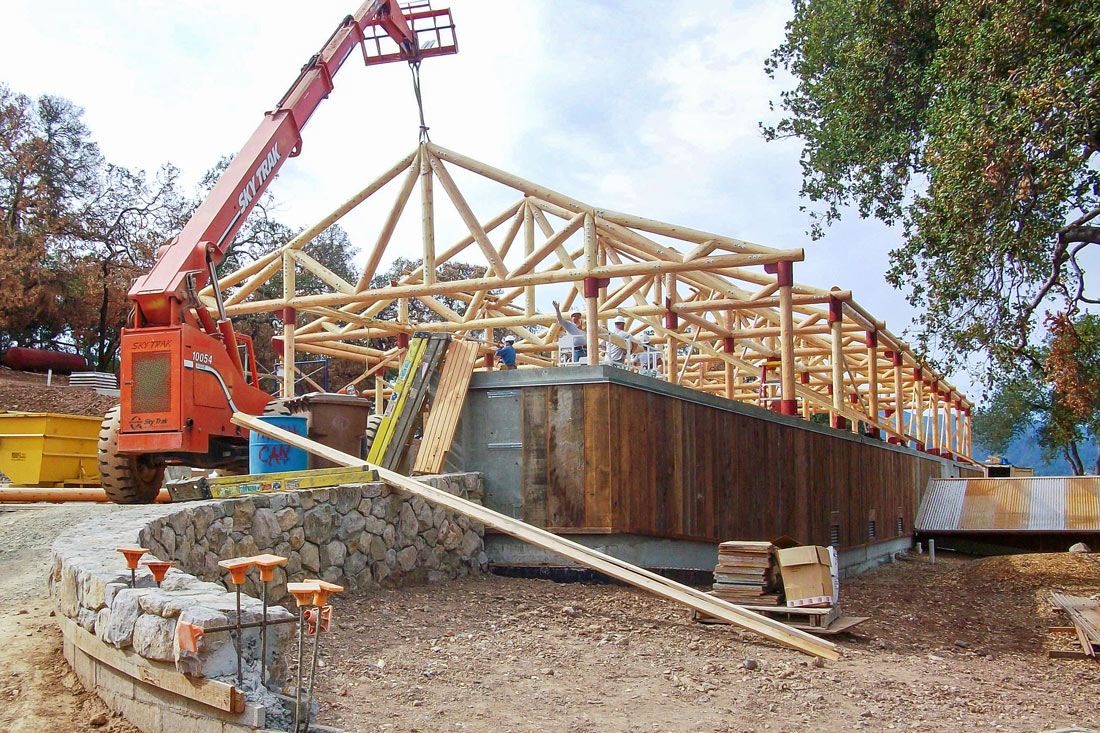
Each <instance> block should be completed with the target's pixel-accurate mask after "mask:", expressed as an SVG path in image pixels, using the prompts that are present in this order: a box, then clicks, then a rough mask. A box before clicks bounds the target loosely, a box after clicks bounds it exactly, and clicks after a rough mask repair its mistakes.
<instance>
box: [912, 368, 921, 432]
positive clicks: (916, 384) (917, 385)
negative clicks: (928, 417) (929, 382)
mask: <svg viewBox="0 0 1100 733" xmlns="http://www.w3.org/2000/svg"><path fill="white" fill-rule="evenodd" d="M913 419H915V420H916V421H917V430H916V437H917V445H918V446H919V447H921V448H923V447H924V445H923V444H924V379H923V370H922V369H921V368H920V367H913Z"/></svg>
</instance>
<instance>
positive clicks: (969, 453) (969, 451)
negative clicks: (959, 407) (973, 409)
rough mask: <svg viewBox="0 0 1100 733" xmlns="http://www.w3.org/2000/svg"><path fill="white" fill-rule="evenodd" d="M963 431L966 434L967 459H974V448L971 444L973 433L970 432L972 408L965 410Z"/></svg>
mask: <svg viewBox="0 0 1100 733" xmlns="http://www.w3.org/2000/svg"><path fill="white" fill-rule="evenodd" d="M963 430H964V432H965V433H966V444H965V448H966V452H965V454H964V455H966V457H967V458H973V457H974V446H973V445H972V444H971V442H970V440H971V432H970V408H969V407H967V408H965V409H964V410H963Z"/></svg>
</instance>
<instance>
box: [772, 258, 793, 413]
mask: <svg viewBox="0 0 1100 733" xmlns="http://www.w3.org/2000/svg"><path fill="white" fill-rule="evenodd" d="M769 267H770V266H767V267H765V270H767V269H768V268H769ZM774 268H775V281H776V283H777V284H778V285H779V354H780V364H779V412H781V413H782V414H784V415H797V414H798V400H797V399H796V398H795V387H794V307H793V303H792V302H791V296H792V295H793V293H792V292H791V290H792V288H793V286H794V266H793V265H792V264H791V263H790V262H776V263H775V265H774Z"/></svg>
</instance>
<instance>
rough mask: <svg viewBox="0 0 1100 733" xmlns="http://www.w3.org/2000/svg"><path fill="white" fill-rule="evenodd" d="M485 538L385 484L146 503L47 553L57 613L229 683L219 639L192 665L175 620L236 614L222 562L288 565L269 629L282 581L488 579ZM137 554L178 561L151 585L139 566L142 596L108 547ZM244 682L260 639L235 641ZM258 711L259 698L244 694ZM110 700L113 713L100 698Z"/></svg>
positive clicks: (252, 588)
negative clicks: (268, 559)
mask: <svg viewBox="0 0 1100 733" xmlns="http://www.w3.org/2000/svg"><path fill="white" fill-rule="evenodd" d="M420 480H422V481H424V482H425V483H428V484H430V485H432V486H434V487H435V488H438V489H441V490H443V491H448V492H450V493H453V494H456V495H459V496H463V497H464V498H467V499H470V500H471V501H474V502H477V503H480V502H481V500H482V494H483V487H482V481H481V475H480V474H476V473H466V474H449V475H444V476H432V477H424V478H421V479H420ZM483 535H484V529H483V527H482V526H481V525H480V524H479V523H477V522H474V521H472V520H469V519H467V518H466V517H463V516H461V515H456V514H455V513H454V512H450V511H446V510H444V509H442V508H440V507H434V506H432V505H430V504H428V503H427V502H425V501H424V500H423V499H420V498H419V497H415V496H412V495H409V494H406V493H404V492H399V491H396V490H393V489H391V488H390V487H388V486H386V485H384V484H382V483H367V484H354V485H345V486H340V487H335V488H331V489H314V490H311V491H296V492H281V493H272V494H257V495H253V496H249V497H242V498H239V499H231V500H214V501H205V502H190V503H185V504H168V505H155V506H148V507H141V508H136V509H133V510H130V511H126V512H119V513H117V514H112V515H108V516H105V517H100V518H97V519H94V520H89V521H88V522H84V523H83V524H81V525H78V526H77V527H75V528H73V529H72V530H70V531H68V532H66V533H64V534H63V535H61V536H60V537H58V539H57V540H56V541H55V542H54V544H53V546H52V548H51V553H52V566H51V571H50V578H49V585H50V594H51V596H52V598H53V600H54V603H55V605H56V606H57V610H58V612H59V613H60V614H61V615H62V616H65V617H67V618H69V619H72V620H73V621H75V622H76V624H77V625H78V626H80V627H81V628H83V629H84V630H86V631H88V632H90V633H92V634H94V635H95V636H96V637H97V638H98V639H99V640H100V641H101V642H103V643H105V644H109V645H111V646H114V647H117V648H120V649H131V650H132V651H133V652H135V653H137V654H138V655H140V656H141V657H143V658H145V659H148V660H150V661H153V662H162V663H169V664H173V665H175V667H176V670H177V671H179V672H183V673H185V674H188V675H193V676H200V677H208V678H229V677H230V676H231V675H233V674H235V671H236V654H235V651H234V648H233V644H232V642H231V639H230V634H228V633H214V634H210V635H209V636H204V638H203V639H202V641H201V642H200V646H199V650H198V653H197V654H193V653H189V652H187V651H184V650H181V649H180V648H179V644H178V642H177V641H176V638H175V637H176V635H175V628H176V624H177V623H178V621H180V620H185V621H187V622H188V623H191V624H194V625H197V626H201V627H204V628H208V627H211V626H221V625H226V624H230V623H232V622H233V620H234V619H235V617H236V597H235V593H232V592H230V591H231V590H232V587H233V586H232V585H231V584H230V583H229V580H228V577H227V576H226V574H225V573H224V572H223V571H222V569H221V568H219V567H218V564H217V563H218V561H219V560H223V559H227V558H232V557H241V556H249V555H257V554H261V553H274V554H278V555H282V556H285V557H287V558H289V562H288V563H287V565H286V566H285V567H283V568H280V569H279V570H278V571H277V572H276V577H275V580H274V581H273V582H272V583H271V585H270V586H269V593H268V599H269V602H270V603H271V605H272V608H270V609H269V618H270V619H275V620H278V619H287V618H292V614H291V612H290V611H288V610H286V609H285V608H282V607H280V606H279V604H281V603H284V602H287V605H288V606H290V603H289V596H288V595H287V594H286V582H287V581H288V580H289V581H300V580H303V579H305V578H307V577H322V578H325V579H326V580H329V581H331V582H335V583H339V584H341V585H344V586H345V587H346V588H347V589H348V591H349V592H351V591H356V590H365V589H370V588H376V587H379V586H390V587H392V586H401V585H405V584H409V583H421V582H440V581H444V580H446V579H449V578H456V577H461V576H465V575H469V574H471V573H480V572H483V571H484V570H485V569H486V568H487V564H488V559H487V557H486V556H485V553H484V543H483ZM135 544H139V545H141V546H143V547H147V548H149V549H150V550H151V552H150V555H149V556H147V557H155V558H157V559H161V560H175V561H177V562H178V563H179V566H178V569H173V570H171V571H169V574H168V576H167V577H166V578H165V580H164V582H163V583H162V584H161V587H160V588H157V587H155V584H154V582H153V579H152V575H151V574H150V573H149V571H148V570H147V569H145V568H144V567H143V568H141V569H140V570H139V571H138V574H137V587H135V588H130V587H129V583H130V573H129V571H128V570H127V569H126V567H125V562H124V560H123V557H122V555H121V554H119V553H118V552H116V548H118V547H123V546H133V545H135ZM255 575H256V573H255V572H254V571H253V573H252V574H250V577H249V581H248V583H247V584H246V585H245V586H244V588H243V590H244V592H245V594H246V595H245V596H244V597H243V598H242V605H241V616H242V621H244V622H246V623H247V622H250V621H257V620H259V619H260V618H261V614H262V605H261V602H260V600H259V599H258V597H257V596H259V583H258V578H256V577H254V576H255ZM294 626H295V625H294V624H293V623H286V624H280V625H277V626H274V627H271V631H270V632H269V637H268V659H267V665H268V669H269V676H270V677H271V678H272V679H273V680H275V681H276V682H278V681H280V680H282V679H283V677H284V676H285V673H286V669H287V661H288V659H289V655H290V654H291V652H292V649H291V647H292V644H291V640H292V638H293V633H294ZM242 641H243V647H244V655H243V656H244V660H245V668H246V677H249V678H251V681H252V682H255V681H256V680H258V677H259V657H260V644H259V630H258V629H255V630H248V631H246V632H245V633H244V634H243V640H242ZM243 687H244V688H245V692H246V693H249V692H250V691H252V692H255V695H250V698H255V699H253V701H254V702H261V703H262V702H263V701H264V697H265V693H264V691H263V689H262V687H261V686H259V685H258V684H250V683H246V684H245V685H244V686H243ZM108 702H110V701H109V700H108Z"/></svg>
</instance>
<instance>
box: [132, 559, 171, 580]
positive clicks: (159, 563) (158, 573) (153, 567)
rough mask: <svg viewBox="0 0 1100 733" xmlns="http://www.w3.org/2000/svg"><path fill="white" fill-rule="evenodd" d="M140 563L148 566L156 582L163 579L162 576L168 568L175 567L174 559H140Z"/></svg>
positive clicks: (166, 572)
mask: <svg viewBox="0 0 1100 733" xmlns="http://www.w3.org/2000/svg"><path fill="white" fill-rule="evenodd" d="M141 564H142V565H144V566H145V567H147V568H149V570H150V572H152V573H153V580H155V581H157V582H158V583H159V582H160V581H162V580H164V576H165V575H167V574H168V568H174V567H176V562H175V561H174V560H142V561H141Z"/></svg>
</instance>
